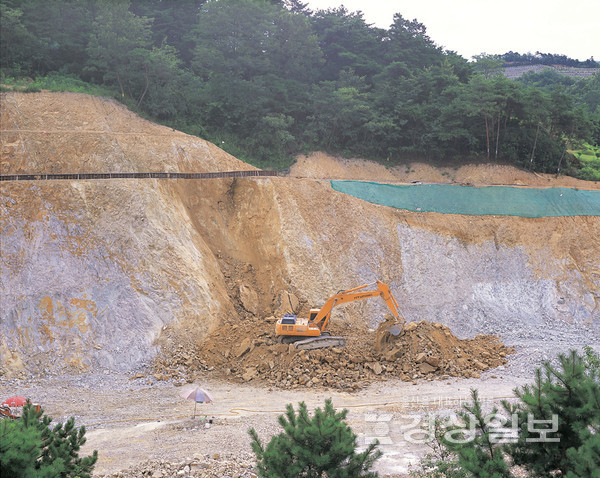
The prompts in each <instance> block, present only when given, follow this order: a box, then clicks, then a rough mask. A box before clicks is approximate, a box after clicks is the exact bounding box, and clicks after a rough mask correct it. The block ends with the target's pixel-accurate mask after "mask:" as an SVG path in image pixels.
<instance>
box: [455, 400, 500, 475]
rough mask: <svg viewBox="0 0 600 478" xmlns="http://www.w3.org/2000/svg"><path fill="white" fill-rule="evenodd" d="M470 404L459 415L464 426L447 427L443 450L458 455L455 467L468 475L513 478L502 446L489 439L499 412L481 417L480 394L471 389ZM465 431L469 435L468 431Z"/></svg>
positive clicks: (493, 410) (496, 410) (495, 409)
mask: <svg viewBox="0 0 600 478" xmlns="http://www.w3.org/2000/svg"><path fill="white" fill-rule="evenodd" d="M471 398H472V400H473V403H472V404H464V405H463V408H462V410H461V411H459V412H458V416H459V418H460V419H461V421H462V422H463V424H464V426H467V427H468V428H465V427H464V426H449V427H448V429H447V430H448V431H447V432H446V434H445V435H444V437H443V442H444V443H445V445H446V447H447V448H448V449H450V450H452V451H453V452H455V453H456V454H457V455H458V465H459V466H460V467H461V469H462V470H463V471H464V472H466V474H467V476H472V477H476V478H508V477H510V476H512V475H511V474H510V471H509V467H508V464H507V463H506V461H505V460H504V455H503V453H502V447H499V446H497V443H496V442H495V441H494V440H493V439H492V431H493V429H494V426H495V423H497V421H498V420H497V418H498V409H497V408H496V407H494V408H493V409H492V411H491V412H490V413H488V414H486V415H485V416H484V414H483V410H482V408H481V402H480V401H479V393H478V392H477V390H475V389H471ZM467 430H468V432H467Z"/></svg>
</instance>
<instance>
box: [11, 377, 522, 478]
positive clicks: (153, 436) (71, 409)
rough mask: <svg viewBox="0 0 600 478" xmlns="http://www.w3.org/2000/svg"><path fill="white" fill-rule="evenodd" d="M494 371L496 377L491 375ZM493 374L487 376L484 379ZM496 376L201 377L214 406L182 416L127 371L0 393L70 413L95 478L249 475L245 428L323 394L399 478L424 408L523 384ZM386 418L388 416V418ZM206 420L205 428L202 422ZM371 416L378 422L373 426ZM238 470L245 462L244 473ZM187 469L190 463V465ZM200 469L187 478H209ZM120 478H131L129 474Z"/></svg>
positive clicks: (270, 421) (447, 406)
mask: <svg viewBox="0 0 600 478" xmlns="http://www.w3.org/2000/svg"><path fill="white" fill-rule="evenodd" d="M500 374H502V375H500ZM492 377H494V378H492ZM527 381H528V380H525V378H524V377H514V376H510V375H508V374H507V373H506V372H504V371H490V372H486V373H484V374H483V375H482V377H481V378H479V379H447V380H444V381H439V380H438V381H420V382H418V383H416V384H413V383H411V382H402V381H400V380H389V381H384V382H379V383H374V384H372V385H371V386H369V387H368V388H366V389H364V390H362V391H360V392H358V393H343V392H337V391H331V390H307V389H298V390H280V389H272V388H267V387H261V386H258V387H257V386H252V385H247V384H231V383H227V382H225V381H221V380H219V381H216V380H213V379H210V378H208V377H207V378H204V379H202V380H201V384H202V386H203V387H204V388H206V389H207V390H209V391H210V392H211V393H212V395H213V396H214V399H215V401H214V402H213V403H210V404H198V405H197V416H196V418H195V419H192V413H193V410H194V404H193V402H188V401H186V400H184V399H182V398H180V397H179V392H180V391H181V390H182V388H181V387H176V386H174V385H173V384H172V383H169V382H164V381H155V380H153V379H148V378H145V377H144V378H139V379H131V377H128V376H127V375H122V374H107V375H102V374H100V375H84V376H56V377H48V378H44V379H34V380H11V381H1V382H0V396H1V397H7V396H10V395H12V394H18V395H24V396H27V397H31V399H32V400H34V401H35V402H38V403H40V404H42V405H43V408H44V410H45V412H46V413H47V414H48V415H50V416H51V417H53V418H54V422H55V423H56V422H64V421H65V420H66V419H67V418H68V417H70V416H74V417H75V418H76V424H77V425H85V426H86V429H87V433H86V436H87V439H88V442H87V444H86V446H85V448H84V450H83V451H82V454H88V453H90V452H91V451H92V450H94V449H96V450H98V452H99V461H98V463H97V465H96V468H95V475H97V476H104V475H110V474H114V473H116V472H119V471H120V470H126V469H128V468H132V469H135V467H136V465H138V464H139V463H142V462H144V461H146V460H159V461H160V460H164V461H166V462H169V463H175V464H178V463H181V462H186V461H187V462H188V463H189V462H191V463H198V464H200V463H207V464H212V467H213V468H214V467H216V464H218V463H219V462H228V463H237V461H236V460H239V463H237V464H238V466H237V467H236V469H237V472H236V473H237V474H232V475H231V476H251V474H250V473H251V471H252V468H251V466H252V464H253V454H252V451H251V448H250V438H249V436H248V433H247V432H248V429H249V428H251V427H254V428H255V429H256V430H257V432H258V434H259V436H260V437H261V438H262V439H263V441H264V442H267V441H268V439H269V438H270V436H271V435H273V434H278V433H279V432H280V431H281V429H280V427H279V425H278V424H277V416H278V415H280V414H281V413H283V412H284V411H285V405H286V404H288V403H291V404H294V406H296V405H297V404H298V403H299V402H300V401H304V402H306V403H307V405H308V406H309V407H310V408H313V407H317V406H320V407H322V406H323V403H324V400H325V399H326V398H332V400H333V404H334V406H335V407H336V408H347V409H348V410H349V414H348V420H347V421H348V424H349V425H350V426H351V427H352V429H353V431H354V432H355V433H356V434H357V435H358V442H359V444H360V445H364V444H365V442H367V441H368V442H370V441H372V439H375V438H377V439H379V440H380V442H382V443H383V445H382V446H381V450H382V451H383V452H384V455H383V457H382V458H381V459H380V460H379V462H378V464H377V467H376V469H377V470H378V471H379V472H380V473H381V474H382V475H383V476H385V475H386V474H390V475H401V474H403V473H406V472H407V471H408V470H409V465H411V464H413V465H414V464H416V463H417V462H418V459H419V458H420V457H421V456H422V455H423V454H424V453H426V452H427V451H428V448H427V446H426V445H423V444H419V443H411V441H418V438H419V437H418V436H413V435H411V434H410V432H411V431H413V432H414V431H415V430H417V424H420V423H423V424H426V423H427V417H428V414H429V413H430V412H435V413H436V414H447V413H449V412H451V411H454V410H456V409H457V408H458V407H459V404H460V403H461V400H462V401H465V400H468V398H469V389H470V388H472V387H474V388H477V389H479V391H480V394H481V396H482V398H484V399H485V400H486V401H489V403H492V402H496V403H497V402H498V401H499V400H500V399H501V398H506V397H511V396H512V389H513V388H514V387H515V386H518V385H521V384H523V383H526V382H527ZM389 414H392V416H391V417H390V416H389ZM205 417H206V418H208V419H213V424H212V426H211V428H209V429H206V428H204V427H203V425H204V423H205V422H204V421H203V419H204V418H205ZM374 420H380V421H374ZM240 465H246V466H247V467H248V468H247V473H246V475H244V469H245V468H243V467H242V466H240ZM192 468H193V467H192ZM210 470H211V468H203V469H201V470H200V472H199V474H198V475H197V476H225V475H220V474H218V473H217V474H214V475H213V474H211V472H210ZM128 476H141V473H140V474H139V475H137V474H136V473H135V472H133V474H131V475H128Z"/></svg>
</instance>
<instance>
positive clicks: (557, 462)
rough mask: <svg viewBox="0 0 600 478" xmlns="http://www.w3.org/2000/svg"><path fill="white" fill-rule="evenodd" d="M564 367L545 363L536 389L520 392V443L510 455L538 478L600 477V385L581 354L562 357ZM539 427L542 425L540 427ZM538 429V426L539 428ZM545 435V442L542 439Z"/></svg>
mask: <svg viewBox="0 0 600 478" xmlns="http://www.w3.org/2000/svg"><path fill="white" fill-rule="evenodd" d="M558 360H559V365H560V366H559V367H555V366H553V365H552V364H551V363H549V362H544V364H543V366H542V368H540V369H538V370H536V373H535V381H534V383H533V384H531V385H527V386H524V387H522V388H521V389H517V390H515V394H516V396H517V397H518V398H519V400H520V401H519V403H517V404H516V405H511V404H509V403H506V402H505V404H504V407H505V409H506V410H507V412H509V413H511V414H513V413H515V414H517V417H518V423H519V428H520V429H519V439H518V441H517V442H516V443H512V444H509V446H508V448H507V452H508V453H509V454H510V456H511V457H512V459H513V460H514V462H515V464H517V465H522V466H524V467H525V468H526V469H527V470H528V471H530V472H531V473H533V475H534V476H548V475H550V474H552V473H555V472H556V471H559V472H560V473H561V474H562V475H563V476H565V475H566V476H571V477H576V476H598V474H600V382H599V381H598V375H597V373H596V371H594V370H590V369H589V368H588V367H586V363H585V361H584V359H583V357H581V356H580V355H579V354H578V353H577V352H576V351H574V350H572V351H571V352H570V353H569V354H568V355H563V354H561V355H559V357H558ZM536 424H539V425H541V427H540V426H538V425H536ZM534 425H535V426H534ZM540 430H542V431H543V432H544V433H543V435H545V438H544V439H542V438H541V436H543V435H541V434H540Z"/></svg>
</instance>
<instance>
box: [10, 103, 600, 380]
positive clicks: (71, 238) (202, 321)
mask: <svg viewBox="0 0 600 478" xmlns="http://www.w3.org/2000/svg"><path fill="white" fill-rule="evenodd" d="M1 104H2V112H1V120H2V125H1V126H2V136H1V151H2V158H1V160H0V163H1V166H2V174H10V173H19V172H21V173H68V172H107V171H182V172H195V171H224V170H241V169H251V166H249V165H247V164H244V163H242V162H240V161H238V160H236V159H235V158H233V157H231V156H230V155H228V154H226V153H225V152H223V151H222V150H221V149H219V148H217V147H216V146H214V145H212V144H210V143H207V142H205V141H202V140H201V139H198V138H195V137H191V136H187V135H185V134H183V133H180V132H177V131H173V130H171V129H170V128H165V127H161V126H158V125H154V124H152V123H149V122H147V121H144V120H142V119H140V118H138V117H136V116H135V115H133V114H132V113H130V112H128V111H127V110H125V109H124V108H123V107H121V106H120V105H119V104H117V103H115V102H113V101H107V100H102V99H99V98H93V97H89V96H85V95H78V94H50V93H40V94H18V93H3V94H2V102H1ZM338 166H339V165H338ZM365 170H368V169H365ZM305 176H309V175H308V174H305ZM364 179H375V178H368V177H366V178H364ZM387 179H389V178H387ZM423 179H424V178H423ZM0 232H1V244H0V245H1V255H0V319H1V323H0V374H10V373H18V372H19V370H28V371H30V372H43V371H53V370H60V369H64V368H69V367H72V368H74V369H76V370H85V369H86V368H89V367H103V368H106V369H130V368H133V367H137V366H139V365H141V364H144V363H149V361H150V360H151V359H152V358H153V357H154V356H155V355H156V353H157V351H158V350H159V347H160V346H162V347H163V348H164V349H165V350H174V349H176V348H178V347H179V345H181V344H182V343H187V342H190V343H199V342H201V341H202V340H203V339H204V338H205V337H207V334H208V333H209V332H210V331H211V330H213V329H215V328H216V327H218V326H219V324H222V323H225V322H227V321H233V322H236V321H242V320H245V319H246V318H251V319H253V320H254V318H256V317H258V318H263V317H267V316H269V315H271V314H274V313H275V312H276V311H277V313H278V314H279V313H280V312H284V311H287V307H288V305H289V302H291V309H294V312H297V313H301V314H304V313H306V312H307V311H308V308H309V307H311V306H315V305H318V303H319V302H322V301H323V300H325V299H326V298H327V297H328V296H330V295H331V294H332V293H334V292H336V291H337V290H340V289H346V288H350V287H354V286H358V285H361V284H364V283H368V282H372V281H374V280H376V279H380V280H383V281H384V282H386V283H387V284H388V285H389V286H390V287H391V289H392V291H393V293H394V295H395V296H396V298H397V299H398V301H399V303H400V309H401V314H402V315H403V316H405V317H406V319H408V320H414V321H418V320H421V319H426V320H428V321H430V322H440V323H442V324H444V325H446V326H449V327H450V328H451V330H452V332H453V333H455V334H456V335H458V336H459V337H461V338H466V337H472V336H473V335H475V334H477V333H485V334H487V333H496V334H498V333H500V334H502V339H503V341H504V343H506V344H507V345H511V344H513V343H519V344H525V343H527V342H528V341H536V340H556V341H557V342H560V341H561V340H563V339H564V338H565V337H566V338H569V339H570V340H572V341H579V343H593V342H600V307H599V303H600V302H599V301H600V293H599V291H600V275H599V273H598V257H600V220H599V219H598V218H592V217H577V218H542V219H524V218H514V217H502V218H498V217H485V216H484V217H476V218H475V217H469V216H454V215H441V214H435V213H428V214H426V213H407V212H404V211H398V210H394V209H391V208H386V207H382V206H375V205H372V204H369V203H366V202H363V201H360V200H358V199H356V198H352V197H350V196H346V195H343V194H341V193H338V192H335V191H332V190H331V188H330V186H329V184H328V183H327V182H324V181H318V180H315V179H297V178H273V179H219V180H209V181H194V180H190V181H183V180H160V181H159V180H104V181H48V182H44V181H36V182H18V183H17V182H14V183H9V182H6V183H2V184H0ZM281 291H289V292H290V293H291V294H292V295H290V296H289V300H287V296H283V295H282V292H281ZM286 301H287V302H288V304H286ZM276 309H277V310H276ZM387 313H388V311H387V309H386V307H385V304H384V303H383V302H382V301H379V300H377V299H371V300H369V301H362V302H357V303H353V304H349V305H347V306H344V307H341V308H337V309H336V310H335V312H334V317H333V321H334V322H335V323H338V324H340V326H344V327H345V328H346V330H347V331H348V332H349V333H351V332H352V330H359V328H360V327H362V326H364V327H367V326H370V327H372V328H375V327H376V326H377V324H378V323H379V322H380V321H381V319H382V318H383V317H384V315H386V314H387ZM273 328H274V327H273ZM247 353H250V352H247ZM386 353H387V354H389V355H390V356H393V355H394V354H395V353H397V352H394V349H392V350H387V351H386ZM398 353H399V352H398ZM422 363H426V364H427V365H428V367H436V365H434V364H432V363H431V362H430V361H424V362H422ZM267 365H268V364H267ZM423 367H425V366H423ZM438 368H439V364H438ZM375 369H376V370H377V371H379V367H375ZM369 370H371V372H373V373H374V374H376V375H378V376H379V375H383V374H385V373H387V372H385V370H383V369H381V371H380V374H377V373H376V371H373V370H372V369H369ZM371 372H369V373H371ZM431 373H433V372H431ZM251 375H253V373H252V371H249V372H248V374H247V377H250V378H251Z"/></svg>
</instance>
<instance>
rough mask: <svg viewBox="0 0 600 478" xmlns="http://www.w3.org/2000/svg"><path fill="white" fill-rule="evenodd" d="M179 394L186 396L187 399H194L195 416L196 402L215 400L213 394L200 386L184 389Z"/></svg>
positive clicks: (182, 396)
mask: <svg viewBox="0 0 600 478" xmlns="http://www.w3.org/2000/svg"><path fill="white" fill-rule="evenodd" d="M179 396H180V397H181V398H185V399H186V400H193V401H194V418H195V417H196V404H198V403H211V402H212V401H213V397H212V395H211V394H210V393H208V392H207V391H206V390H204V389H203V388H200V387H198V386H194V387H192V388H189V389H187V390H184V391H183V392H181V393H180V394H179Z"/></svg>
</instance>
